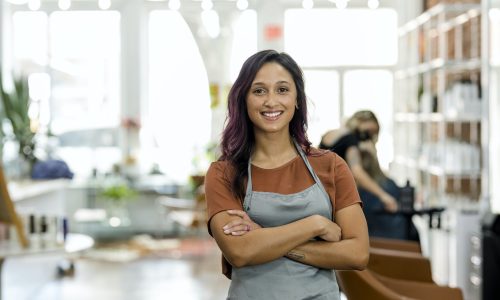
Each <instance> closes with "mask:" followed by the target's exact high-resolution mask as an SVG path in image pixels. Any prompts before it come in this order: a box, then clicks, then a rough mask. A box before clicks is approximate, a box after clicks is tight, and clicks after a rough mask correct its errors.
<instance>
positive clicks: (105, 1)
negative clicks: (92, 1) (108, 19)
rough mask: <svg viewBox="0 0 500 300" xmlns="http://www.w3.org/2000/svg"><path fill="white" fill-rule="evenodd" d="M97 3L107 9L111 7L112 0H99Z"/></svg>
mask: <svg viewBox="0 0 500 300" xmlns="http://www.w3.org/2000/svg"><path fill="white" fill-rule="evenodd" d="M97 5H99V8H100V9H102V10H107V9H109V8H110V7H111V0H99V2H98V4H97Z"/></svg>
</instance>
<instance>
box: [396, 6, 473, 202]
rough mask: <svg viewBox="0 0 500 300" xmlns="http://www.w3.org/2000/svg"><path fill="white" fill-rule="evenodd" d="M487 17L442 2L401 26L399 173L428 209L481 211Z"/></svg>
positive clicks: (397, 151)
mask: <svg viewBox="0 0 500 300" xmlns="http://www.w3.org/2000/svg"><path fill="white" fill-rule="evenodd" d="M480 18H481V6H480V4H438V5H436V6H434V7H432V8H431V9H429V10H428V11H426V12H424V13H423V14H421V15H420V16H418V17H417V18H415V19H413V20H411V21H409V22H407V23H406V24H404V25H402V26H401V27H400V28H399V38H400V43H399V45H400V51H399V53H400V64H399V68H398V70H397V71H396V72H395V79H396V84H395V87H396V91H395V95H396V99H397V100H396V101H395V113H396V114H395V122H396V126H395V128H396V130H395V139H394V140H395V141H396V143H395V158H396V159H395V164H394V168H393V172H394V174H396V177H397V178H400V179H401V180H405V179H409V180H410V181H411V182H412V183H413V184H415V185H416V186H417V190H418V197H417V200H418V204H419V205H422V206H446V207H450V206H453V207H457V208H459V209H460V208H463V207H464V206H466V207H467V209H477V206H478V200H479V195H480V192H481V182H480V179H481V176H480V175H481V120H482V116H481V101H480V97H481V93H480V75H481V56H480V54H481V49H480V47H481V41H480V38H481V35H480V24H481V20H480ZM457 199H458V201H456V200H457Z"/></svg>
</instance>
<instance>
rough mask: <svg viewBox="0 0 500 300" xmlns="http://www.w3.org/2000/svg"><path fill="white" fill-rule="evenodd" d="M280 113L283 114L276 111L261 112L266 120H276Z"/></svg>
mask: <svg viewBox="0 0 500 300" xmlns="http://www.w3.org/2000/svg"><path fill="white" fill-rule="evenodd" d="M282 113H283V112H279V111H276V112H263V113H262V114H263V115H264V116H265V117H268V118H276V117H277V116H279V115H281V114H282Z"/></svg>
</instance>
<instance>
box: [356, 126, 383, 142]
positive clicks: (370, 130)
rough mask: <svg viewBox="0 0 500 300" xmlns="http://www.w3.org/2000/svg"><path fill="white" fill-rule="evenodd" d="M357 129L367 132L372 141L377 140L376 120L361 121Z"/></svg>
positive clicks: (377, 128)
mask: <svg viewBox="0 0 500 300" xmlns="http://www.w3.org/2000/svg"><path fill="white" fill-rule="evenodd" d="M358 131H359V132H365V133H368V134H369V135H370V137H371V138H370V139H371V140H372V141H373V142H377V140H378V131H379V127H378V125H377V123H376V122H374V121H362V122H360V123H359V126H358Z"/></svg>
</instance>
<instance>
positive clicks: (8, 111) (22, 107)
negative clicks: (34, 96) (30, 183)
mask: <svg viewBox="0 0 500 300" xmlns="http://www.w3.org/2000/svg"><path fill="white" fill-rule="evenodd" d="M2 77H3V76H2V72H1V71H0V98H1V101H2V106H3V114H4V115H5V117H6V119H7V120H8V121H9V123H10V125H11V126H12V133H13V135H14V138H15V139H16V140H17V142H18V143H19V155H20V157H21V158H22V159H24V161H25V162H26V163H27V164H28V170H27V171H28V172H29V174H31V169H32V167H33V164H34V163H35V162H36V157H35V132H34V131H33V130H32V128H31V120H30V118H29V115H28V110H29V106H30V96H29V88H28V80H27V78H26V77H24V76H20V77H17V78H14V80H13V83H14V89H13V90H12V91H11V92H7V91H6V90H5V89H4V87H3V78H2ZM2 120H3V118H2Z"/></svg>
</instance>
